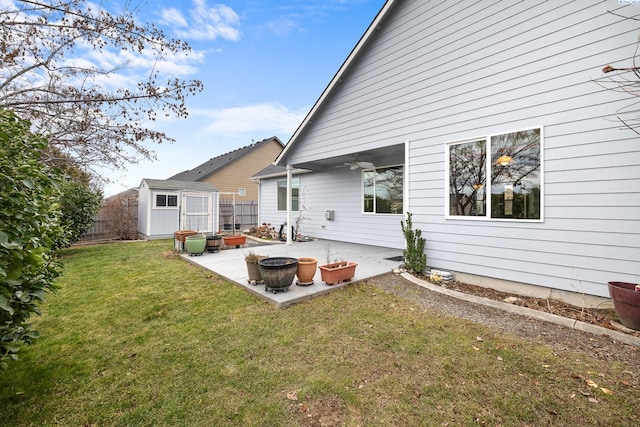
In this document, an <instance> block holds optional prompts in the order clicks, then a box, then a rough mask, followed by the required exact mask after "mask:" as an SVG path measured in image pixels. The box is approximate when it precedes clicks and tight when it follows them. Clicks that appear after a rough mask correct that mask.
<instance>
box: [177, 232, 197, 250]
mask: <svg viewBox="0 0 640 427" xmlns="http://www.w3.org/2000/svg"><path fill="white" fill-rule="evenodd" d="M196 234H198V232H197V231H194V230H181V231H176V232H174V233H173V238H174V240H175V247H176V251H178V252H184V250H185V247H184V243H185V239H186V238H187V236H195V235H196Z"/></svg>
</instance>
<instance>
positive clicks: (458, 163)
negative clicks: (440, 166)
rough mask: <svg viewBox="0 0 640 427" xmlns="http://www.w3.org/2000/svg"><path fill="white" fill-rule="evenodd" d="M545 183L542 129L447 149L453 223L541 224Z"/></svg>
mask: <svg viewBox="0 0 640 427" xmlns="http://www.w3.org/2000/svg"><path fill="white" fill-rule="evenodd" d="M487 159H488V161H487ZM541 179H542V128H534V129H528V130H523V131H518V132H510V133H504V134H497V135H491V136H487V137H483V138H477V139H473V140H467V141H461V142H452V143H449V144H447V182H448V187H449V188H448V192H447V193H448V216H449V217H451V218H469V217H481V218H491V219H516V220H541V219H542V210H543V209H542V200H543V199H542V180H541Z"/></svg>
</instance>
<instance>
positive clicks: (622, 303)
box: [608, 282, 640, 331]
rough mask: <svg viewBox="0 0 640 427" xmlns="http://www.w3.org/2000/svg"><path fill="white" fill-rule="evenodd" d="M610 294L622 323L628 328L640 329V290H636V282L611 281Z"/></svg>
mask: <svg viewBox="0 0 640 427" xmlns="http://www.w3.org/2000/svg"><path fill="white" fill-rule="evenodd" d="M608 285H609V295H611V299H612V300H613V307H614V308H615V309H616V314H617V315H618V317H619V318H620V323H622V324H623V325H624V326H626V327H627V328H631V329H635V330H639V331H640V290H639V291H636V290H635V288H636V284H635V283H627V282H609V283H608Z"/></svg>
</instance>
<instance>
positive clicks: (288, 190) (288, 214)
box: [285, 163, 293, 245]
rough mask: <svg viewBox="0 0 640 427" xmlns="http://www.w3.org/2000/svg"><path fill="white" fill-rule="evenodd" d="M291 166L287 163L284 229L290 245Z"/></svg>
mask: <svg viewBox="0 0 640 427" xmlns="http://www.w3.org/2000/svg"><path fill="white" fill-rule="evenodd" d="M292 170H293V167H292V166H291V164H289V163H287V223H286V224H287V228H286V229H285V231H286V232H287V245H291V244H292V243H293V238H292V236H291V208H292V206H291V199H292V198H293V189H292V188H291V185H292V178H291V176H292V173H291V171H292Z"/></svg>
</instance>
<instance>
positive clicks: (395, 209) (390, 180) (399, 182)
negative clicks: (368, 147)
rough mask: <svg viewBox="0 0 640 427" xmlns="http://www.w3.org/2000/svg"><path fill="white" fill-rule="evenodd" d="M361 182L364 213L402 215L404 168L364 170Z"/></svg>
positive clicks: (390, 167)
mask: <svg viewBox="0 0 640 427" xmlns="http://www.w3.org/2000/svg"><path fill="white" fill-rule="evenodd" d="M362 181H363V185H364V189H363V190H364V191H363V195H364V200H363V211H364V212H365V213H377V214H402V213H403V199H404V167H403V166H402V165H400V166H389V167H384V168H376V169H371V170H364V171H362Z"/></svg>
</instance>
